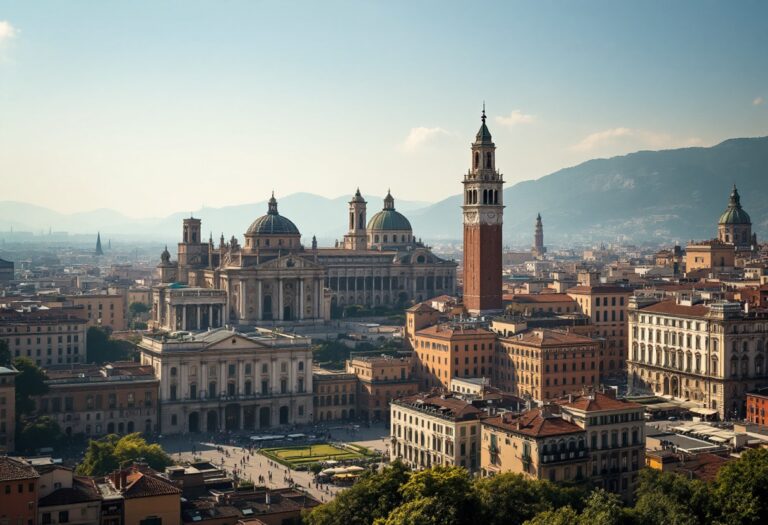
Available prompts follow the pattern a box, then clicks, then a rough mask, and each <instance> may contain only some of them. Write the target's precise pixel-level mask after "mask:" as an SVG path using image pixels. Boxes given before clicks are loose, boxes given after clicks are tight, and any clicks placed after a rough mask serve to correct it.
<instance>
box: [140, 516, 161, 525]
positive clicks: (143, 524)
mask: <svg viewBox="0 0 768 525" xmlns="http://www.w3.org/2000/svg"><path fill="white" fill-rule="evenodd" d="M139 525H163V518H160V517H157V516H150V517H149V518H144V519H143V520H141V521H139Z"/></svg>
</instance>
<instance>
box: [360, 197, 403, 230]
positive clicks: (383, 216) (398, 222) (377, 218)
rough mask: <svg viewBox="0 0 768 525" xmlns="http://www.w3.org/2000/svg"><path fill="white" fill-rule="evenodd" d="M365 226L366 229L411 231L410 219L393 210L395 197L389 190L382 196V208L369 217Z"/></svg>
mask: <svg viewBox="0 0 768 525" xmlns="http://www.w3.org/2000/svg"><path fill="white" fill-rule="evenodd" d="M367 228H368V230H388V231H391V230H398V231H401V230H408V231H412V228H411V223H410V221H409V220H408V219H406V218H405V215H403V214H402V213H400V212H399V211H396V210H395V199H394V197H392V194H391V193H390V192H389V191H387V196H386V197H384V209H383V210H381V211H380V212H378V213H377V214H375V215H374V216H373V217H371V220H370V221H368V226H367Z"/></svg>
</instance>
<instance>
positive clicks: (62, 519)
mask: <svg viewBox="0 0 768 525" xmlns="http://www.w3.org/2000/svg"><path fill="white" fill-rule="evenodd" d="M59 523H69V511H68V510H60V511H59Z"/></svg>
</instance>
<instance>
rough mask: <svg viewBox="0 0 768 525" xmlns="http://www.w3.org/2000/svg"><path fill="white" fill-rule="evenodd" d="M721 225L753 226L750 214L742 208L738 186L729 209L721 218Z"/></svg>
mask: <svg viewBox="0 0 768 525" xmlns="http://www.w3.org/2000/svg"><path fill="white" fill-rule="evenodd" d="M718 223H719V224H752V221H751V220H750V218H749V214H748V213H747V212H745V211H744V209H743V208H742V207H741V197H739V191H738V190H737V189H736V186H735V185H734V186H733V191H732V192H731V197H730V199H729V200H728V208H726V210H725V211H724V212H723V214H722V215H721V216H720V220H719V221H718Z"/></svg>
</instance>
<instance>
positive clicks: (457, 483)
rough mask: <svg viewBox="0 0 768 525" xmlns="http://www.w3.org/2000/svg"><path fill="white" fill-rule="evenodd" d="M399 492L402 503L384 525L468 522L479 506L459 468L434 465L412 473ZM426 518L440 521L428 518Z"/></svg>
mask: <svg viewBox="0 0 768 525" xmlns="http://www.w3.org/2000/svg"><path fill="white" fill-rule="evenodd" d="M400 492H401V493H402V495H403V500H404V501H405V502H406V505H403V506H402V508H401V509H398V512H396V513H393V515H394V516H391V517H390V519H388V520H387V522H386V523H387V525H401V524H414V525H417V524H421V523H424V524H428V523H444V524H446V525H450V524H455V525H460V524H462V523H471V522H472V521H473V518H474V517H475V516H476V512H477V509H478V508H479V505H478V500H477V497H476V495H475V493H474V491H473V490H472V480H471V478H470V477H469V472H468V471H467V469H465V468H463V467H457V466H450V467H449V466H437V467H433V468H431V469H427V470H422V471H420V472H416V473H414V474H413V475H411V477H410V479H409V480H408V481H407V482H406V483H405V484H404V485H403V486H402V488H401V489H400ZM430 517H432V519H434V518H436V517H438V518H439V519H440V521H437V522H432V521H429V519H430ZM393 519H394V521H392V520H393Z"/></svg>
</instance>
